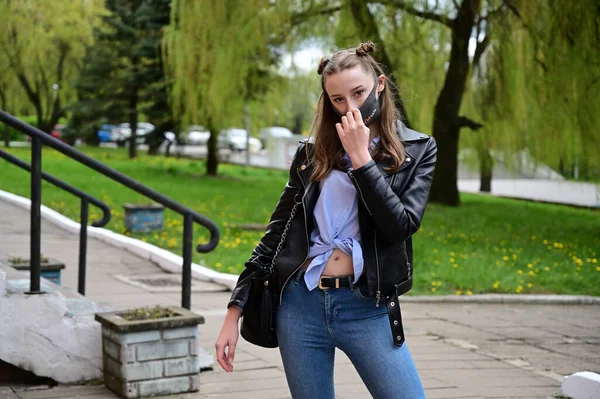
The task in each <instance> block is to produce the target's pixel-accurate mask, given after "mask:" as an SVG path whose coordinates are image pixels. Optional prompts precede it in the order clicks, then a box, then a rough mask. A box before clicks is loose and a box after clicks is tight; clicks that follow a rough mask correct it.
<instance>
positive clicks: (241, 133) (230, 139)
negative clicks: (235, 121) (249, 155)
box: [217, 128, 261, 152]
mask: <svg viewBox="0 0 600 399" xmlns="http://www.w3.org/2000/svg"><path fill="white" fill-rule="evenodd" d="M247 137H248V132H247V131H246V129H239V128H230V129H224V130H222V131H221V132H220V133H219V137H218V138H217V147H218V148H229V149H230V150H231V151H245V150H246V140H247ZM260 148H261V144H260V140H258V139H257V138H255V137H250V152H258V151H260Z"/></svg>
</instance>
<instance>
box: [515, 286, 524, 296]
mask: <svg viewBox="0 0 600 399" xmlns="http://www.w3.org/2000/svg"><path fill="white" fill-rule="evenodd" d="M521 291H523V287H522V286H520V285H519V286H518V287H517V288H516V289H515V292H516V293H517V294H519V293H520V292H521Z"/></svg>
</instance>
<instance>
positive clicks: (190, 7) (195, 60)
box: [164, 0, 276, 175]
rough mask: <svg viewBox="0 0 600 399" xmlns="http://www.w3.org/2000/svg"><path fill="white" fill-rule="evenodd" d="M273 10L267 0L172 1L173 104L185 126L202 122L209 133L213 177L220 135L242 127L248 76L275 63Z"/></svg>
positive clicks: (168, 53) (168, 40) (168, 49)
mask: <svg viewBox="0 0 600 399" xmlns="http://www.w3.org/2000/svg"><path fill="white" fill-rule="evenodd" d="M270 6H271V2H270V1H269V0H231V1H227V2H220V1H212V0H175V1H173V5H172V11H171V24H170V26H169V27H168V30H167V32H166V37H165V46H164V49H165V58H166V63H167V70H168V73H169V78H170V80H171V81H172V82H173V86H172V88H171V93H170V98H171V105H172V107H173V110H174V114H175V115H177V116H179V117H180V118H181V121H182V126H185V125H187V124H190V123H194V124H196V123H198V124H202V125H203V126H204V127H206V128H207V129H208V130H209V131H210V133H211V135H210V138H209V140H208V158H207V174H209V175H216V174H217V169H218V162H219V160H218V153H217V136H218V133H219V131H220V130H221V129H223V128H227V127H233V126H235V125H240V124H241V123H242V120H243V109H244V106H245V103H246V101H247V98H248V94H249V93H248V90H249V87H251V85H248V77H249V76H251V75H253V74H255V73H256V69H257V68H264V67H266V66H267V65H268V64H269V63H270V61H271V55H270V52H269V48H268V42H269V39H270V32H272V31H274V30H276V29H275V28H276V26H275V25H274V22H275V21H276V18H275V11H274V10H273V7H270Z"/></svg>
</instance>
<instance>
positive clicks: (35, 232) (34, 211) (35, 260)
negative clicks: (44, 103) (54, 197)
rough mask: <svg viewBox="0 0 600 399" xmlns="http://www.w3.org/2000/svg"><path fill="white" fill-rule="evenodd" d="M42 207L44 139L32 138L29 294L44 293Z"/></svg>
mask: <svg viewBox="0 0 600 399" xmlns="http://www.w3.org/2000/svg"><path fill="white" fill-rule="evenodd" d="M41 207H42V140H41V139H40V138H39V137H36V136H33V137H32V138H31V210H30V223H31V225H30V233H31V234H30V241H29V265H30V266H29V267H30V269H29V291H28V292H27V294H43V292H42V291H41V290H40V279H41V274H42V268H41V264H40V262H41V251H42V246H41V233H42V230H41V223H42V217H41Z"/></svg>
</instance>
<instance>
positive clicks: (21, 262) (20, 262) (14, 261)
mask: <svg viewBox="0 0 600 399" xmlns="http://www.w3.org/2000/svg"><path fill="white" fill-rule="evenodd" d="M48 260H49V259H48V258H47V257H45V256H40V262H41V263H47V262H48ZM8 261H9V262H10V263H12V264H13V265H25V264H29V263H30V260H29V259H26V258H20V257H18V256H15V257H9V258H8Z"/></svg>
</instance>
